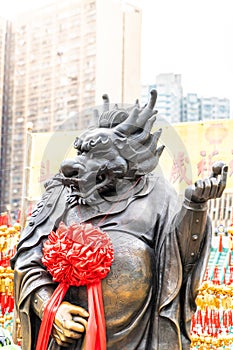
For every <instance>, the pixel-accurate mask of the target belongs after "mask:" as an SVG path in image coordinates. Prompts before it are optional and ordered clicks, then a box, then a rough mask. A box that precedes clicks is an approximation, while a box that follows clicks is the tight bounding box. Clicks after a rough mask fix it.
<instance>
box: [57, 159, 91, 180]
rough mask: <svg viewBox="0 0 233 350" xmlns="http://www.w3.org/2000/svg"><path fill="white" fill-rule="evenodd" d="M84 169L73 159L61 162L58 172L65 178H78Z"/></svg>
mask: <svg viewBox="0 0 233 350" xmlns="http://www.w3.org/2000/svg"><path fill="white" fill-rule="evenodd" d="M84 169H85V167H84V166H83V165H81V164H79V163H77V162H76V161H75V160H74V159H66V160H63V162H62V163H61V166H60V171H61V173H62V174H63V175H64V176H65V177H78V175H79V174H80V171H81V170H82V171H84Z"/></svg>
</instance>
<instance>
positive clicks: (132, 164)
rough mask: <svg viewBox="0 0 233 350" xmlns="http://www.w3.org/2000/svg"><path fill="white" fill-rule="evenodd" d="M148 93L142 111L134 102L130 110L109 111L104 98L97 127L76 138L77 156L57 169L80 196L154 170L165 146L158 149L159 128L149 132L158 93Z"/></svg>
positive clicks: (116, 109) (87, 195)
mask: <svg viewBox="0 0 233 350" xmlns="http://www.w3.org/2000/svg"><path fill="white" fill-rule="evenodd" d="M150 94H151V95H150V99H149V102H148V104H147V105H146V106H145V107H144V108H143V109H140V108H139V106H138V104H137V103H136V105H135V106H134V107H133V108H132V109H131V110H130V111H128V110H124V109H118V107H117V106H115V107H114V109H113V110H111V111H109V100H108V97H107V95H104V96H103V99H104V111H103V113H102V114H101V116H100V117H99V127H98V128H96V129H93V130H87V131H85V132H84V133H83V134H82V135H81V136H80V137H77V138H76V140H75V142H74V147H75V149H76V150H77V156H76V157H75V158H74V159H67V160H64V161H63V162H62V164H61V168H60V171H61V173H62V175H63V176H64V178H65V179H66V181H67V183H68V184H70V185H72V186H73V187H74V188H75V190H76V194H77V195H78V196H79V197H81V198H88V197H89V196H90V195H91V194H93V193H94V192H96V191H98V193H101V192H106V191H114V188H115V187H116V184H117V183H118V182H119V181H121V179H127V180H129V181H135V180H137V178H138V177H141V176H143V175H145V174H147V173H149V172H151V171H152V170H153V169H154V168H155V167H156V165H157V164H158V161H159V157H160V155H161V153H162V151H163V148H164V146H161V147H159V148H157V143H158V140H159V137H160V135H161V129H160V130H158V131H156V132H155V133H154V134H152V133H151V129H152V126H153V123H154V121H155V119H156V113H157V111H154V110H153V108H154V106H155V102H156V98H157V92H156V90H152V91H151V93H150Z"/></svg>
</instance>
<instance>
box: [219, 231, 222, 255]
mask: <svg viewBox="0 0 233 350" xmlns="http://www.w3.org/2000/svg"><path fill="white" fill-rule="evenodd" d="M222 250H223V244H222V234H220V236H219V245H218V251H219V252H222Z"/></svg>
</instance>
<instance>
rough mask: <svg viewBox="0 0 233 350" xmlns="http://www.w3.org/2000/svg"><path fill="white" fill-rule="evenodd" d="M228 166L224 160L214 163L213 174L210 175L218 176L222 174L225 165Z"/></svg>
mask: <svg viewBox="0 0 233 350" xmlns="http://www.w3.org/2000/svg"><path fill="white" fill-rule="evenodd" d="M225 166H226V164H225V163H224V162H222V161H217V162H215V163H214V164H213V165H212V174H211V175H210V177H216V178H217V177H218V175H221V174H222V171H223V169H224V167H225Z"/></svg>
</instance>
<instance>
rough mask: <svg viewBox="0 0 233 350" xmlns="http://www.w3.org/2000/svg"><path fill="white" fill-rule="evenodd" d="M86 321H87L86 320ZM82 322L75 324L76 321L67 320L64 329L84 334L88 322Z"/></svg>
mask: <svg viewBox="0 0 233 350" xmlns="http://www.w3.org/2000/svg"><path fill="white" fill-rule="evenodd" d="M84 321H85V320H84ZM84 321H83V320H82V322H80V321H79V322H75V321H73V320H72V321H70V320H65V321H64V327H65V328H66V329H68V330H72V331H75V332H79V333H84V332H85V330H86V327H87V321H86V322H84Z"/></svg>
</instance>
